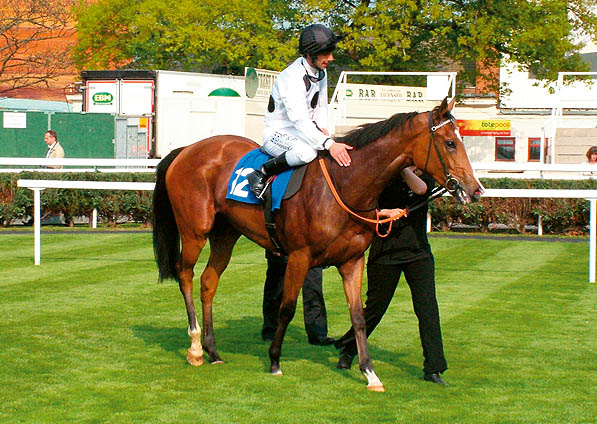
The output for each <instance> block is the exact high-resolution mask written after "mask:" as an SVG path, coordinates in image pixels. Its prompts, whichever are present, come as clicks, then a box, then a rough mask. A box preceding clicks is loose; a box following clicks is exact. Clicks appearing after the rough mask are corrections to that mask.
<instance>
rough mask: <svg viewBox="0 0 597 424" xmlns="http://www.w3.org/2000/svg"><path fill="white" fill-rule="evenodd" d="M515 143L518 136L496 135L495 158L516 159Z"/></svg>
mask: <svg viewBox="0 0 597 424" xmlns="http://www.w3.org/2000/svg"><path fill="white" fill-rule="evenodd" d="M515 144H516V138H514V137H496V138H495V160H502V161H514V146H515Z"/></svg>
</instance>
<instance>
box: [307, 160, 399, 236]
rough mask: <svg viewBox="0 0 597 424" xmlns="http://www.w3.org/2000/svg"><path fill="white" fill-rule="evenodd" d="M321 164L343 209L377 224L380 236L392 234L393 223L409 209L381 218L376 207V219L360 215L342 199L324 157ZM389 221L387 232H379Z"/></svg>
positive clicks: (324, 174) (328, 182)
mask: <svg viewBox="0 0 597 424" xmlns="http://www.w3.org/2000/svg"><path fill="white" fill-rule="evenodd" d="M319 165H320V166H321V172H322V173H323V177H324V178H325V181H326V182H327V184H328V187H329V188H330V191H331V192H332V194H333V195H334V198H335V199H336V202H338V204H339V205H340V207H341V208H342V209H344V210H345V211H346V212H348V213H349V214H351V215H352V216H354V217H356V218H358V219H360V220H361V221H365V222H368V223H370V224H375V233H376V234H377V235H378V236H379V237H387V236H388V235H389V234H390V231H392V223H393V222H394V221H395V220H397V219H400V218H402V217H403V216H406V214H407V210H406V209H402V210H401V211H400V212H398V213H397V214H396V215H393V216H390V217H388V218H384V219H380V218H379V209H375V215H376V219H371V218H366V217H364V216H361V215H359V214H358V213H356V212H354V211H353V210H352V209H351V208H350V207H348V206H346V203H344V201H343V200H342V198H341V197H340V195H339V194H338V191H337V190H336V187H335V185H334V183H333V182H332V178H331V177H330V173H329V171H328V168H327V166H326V164H325V159H324V158H323V157H321V158H319ZM387 222H389V223H390V225H389V228H388V230H387V232H386V233H385V234H382V233H380V232H379V225H380V224H385V223H387Z"/></svg>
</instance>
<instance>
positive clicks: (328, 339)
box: [309, 336, 336, 346]
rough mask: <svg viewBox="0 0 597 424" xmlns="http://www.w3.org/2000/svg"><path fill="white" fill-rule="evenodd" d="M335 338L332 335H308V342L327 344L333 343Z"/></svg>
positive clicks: (320, 344)
mask: <svg viewBox="0 0 597 424" xmlns="http://www.w3.org/2000/svg"><path fill="white" fill-rule="evenodd" d="M335 341H336V339H334V338H333V337H327V336H326V337H309V343H310V344H312V345H316V346H328V345H331V344H332V343H334V342H335Z"/></svg>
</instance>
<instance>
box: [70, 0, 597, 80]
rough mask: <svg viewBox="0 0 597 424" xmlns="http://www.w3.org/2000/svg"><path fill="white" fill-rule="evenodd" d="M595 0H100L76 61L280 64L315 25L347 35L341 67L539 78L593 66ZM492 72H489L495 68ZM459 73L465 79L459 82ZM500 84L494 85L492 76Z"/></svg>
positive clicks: (86, 17) (211, 66)
mask: <svg viewBox="0 0 597 424" xmlns="http://www.w3.org/2000/svg"><path fill="white" fill-rule="evenodd" d="M594 5H595V1H594V0H573V1H563V0H529V1H522V0H493V1H492V0H452V1H450V0H448V1H446V0H364V1H359V0H291V1H283V0H237V1H235V2H224V1H220V0H204V1H200V0H180V1H179V2H178V3H177V4H176V7H173V6H171V5H170V3H169V2H168V1H167V0H137V1H129V0H97V1H96V2H93V3H91V4H82V5H81V7H80V8H79V9H78V14H77V16H78V19H79V23H78V25H77V30H78V33H79V43H78V45H77V47H76V49H75V60H76V62H77V64H78V66H79V67H81V68H83V67H86V68H89V67H103V68H106V67H121V66H134V67H148V68H152V69H157V68H160V69H175V70H185V71H191V70H192V71H198V70H200V71H207V72H214V71H218V72H228V73H242V69H243V68H244V67H245V66H255V67H262V68H268V69H275V70H281V69H282V68H283V67H284V66H285V65H286V64H288V63H289V62H290V61H291V60H292V59H293V58H294V57H295V56H296V55H297V35H298V33H299V31H300V29H301V28H302V27H304V26H305V25H306V24H308V23H312V22H322V23H326V24H328V25H330V26H331V27H332V28H333V29H334V30H335V31H336V32H339V33H342V34H343V35H344V36H345V38H344V40H343V41H342V42H341V43H340V45H339V47H340V49H339V51H338V53H337V55H336V56H337V57H336V59H337V60H336V62H335V64H334V66H333V67H331V68H330V70H331V73H332V74H335V73H337V72H338V70H339V69H357V70H384V71H387V70H391V71H434V70H440V69H443V68H444V67H445V66H447V65H450V64H454V63H478V64H480V67H475V66H472V67H468V68H466V69H465V70H464V71H465V72H466V73H468V75H467V77H468V79H469V80H472V81H474V80H475V78H476V77H477V76H479V69H488V68H491V67H495V66H499V64H500V63H501V62H502V61H512V62H516V63H518V64H519V66H520V67H522V68H524V69H528V70H531V71H533V72H534V74H535V75H536V76H537V77H538V78H545V79H548V80H555V79H556V78H557V72H558V71H582V70H586V69H587V66H588V65H587V64H585V63H584V62H583V61H582V59H581V57H580V56H579V54H578V51H579V49H580V47H581V46H580V45H579V44H578V42H577V41H575V40H577V39H578V35H579V34H588V35H590V36H592V37H594V36H595V34H596V29H597V18H596V17H595V15H594V14H593V12H592V8H593V7H594ZM490 75H491V74H490ZM459 79H462V76H461V77H460V78H459ZM494 82H495V81H494Z"/></svg>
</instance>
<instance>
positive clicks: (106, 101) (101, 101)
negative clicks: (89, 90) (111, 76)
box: [91, 92, 114, 105]
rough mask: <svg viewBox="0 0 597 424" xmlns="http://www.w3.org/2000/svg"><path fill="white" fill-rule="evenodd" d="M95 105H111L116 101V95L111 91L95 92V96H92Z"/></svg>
mask: <svg viewBox="0 0 597 424" xmlns="http://www.w3.org/2000/svg"><path fill="white" fill-rule="evenodd" d="M91 100H92V101H93V104H94V105H111V104H112V102H113V101H114V96H113V95H112V94H110V93H107V92H104V93H95V94H94V95H93V97H91Z"/></svg>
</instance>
